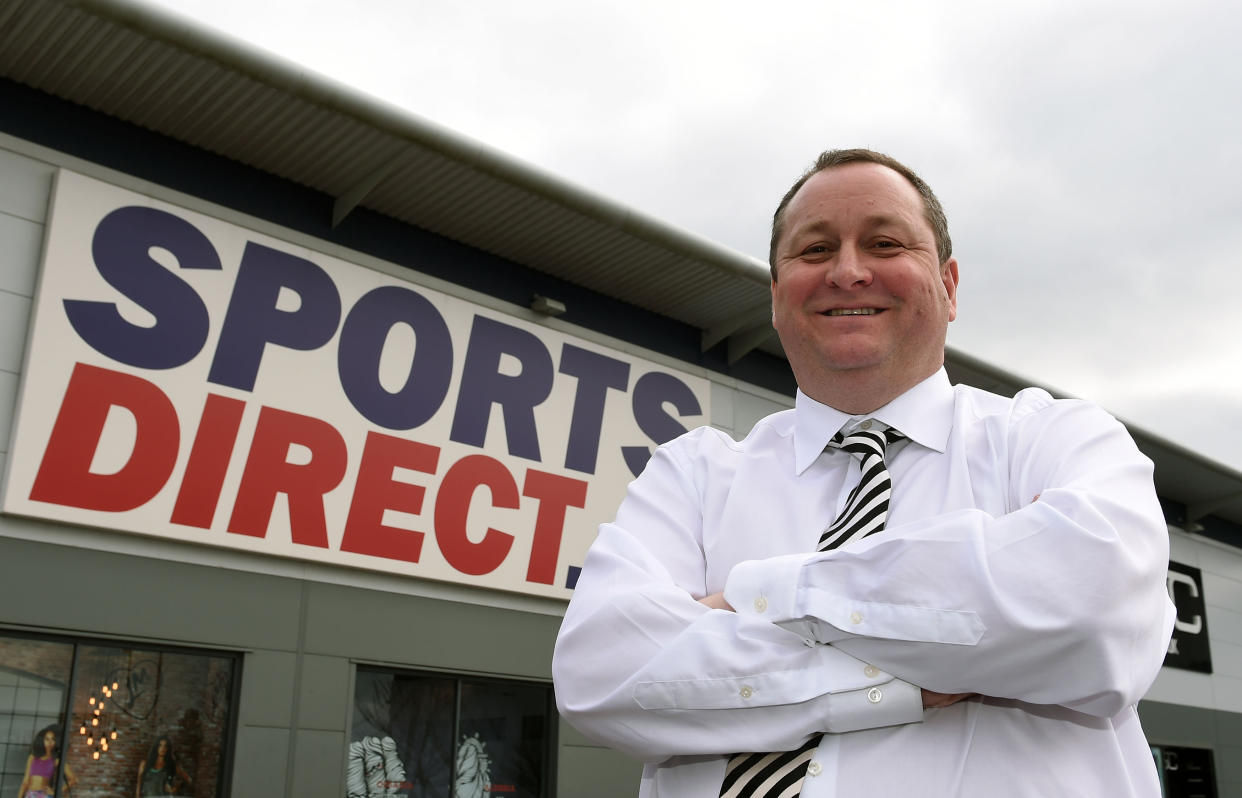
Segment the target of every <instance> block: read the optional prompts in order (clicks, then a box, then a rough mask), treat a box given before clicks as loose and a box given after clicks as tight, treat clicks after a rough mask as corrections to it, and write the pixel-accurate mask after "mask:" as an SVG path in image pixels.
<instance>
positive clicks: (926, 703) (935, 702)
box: [923, 690, 979, 709]
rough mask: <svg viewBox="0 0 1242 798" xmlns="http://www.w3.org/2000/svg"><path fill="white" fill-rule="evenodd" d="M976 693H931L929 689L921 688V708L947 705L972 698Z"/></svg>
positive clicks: (935, 707)
mask: <svg viewBox="0 0 1242 798" xmlns="http://www.w3.org/2000/svg"><path fill="white" fill-rule="evenodd" d="M977 695H979V694H978V693H933V692H932V691H931V690H923V709H937V708H939V707H947V706H950V705H952V704H956V703H957V702H958V701H963V700H965V699H967V698H973V697H974V696H977Z"/></svg>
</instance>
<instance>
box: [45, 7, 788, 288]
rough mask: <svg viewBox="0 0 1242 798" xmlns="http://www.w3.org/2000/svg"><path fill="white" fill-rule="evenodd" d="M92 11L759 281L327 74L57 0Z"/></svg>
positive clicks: (188, 28) (754, 273)
mask: <svg viewBox="0 0 1242 798" xmlns="http://www.w3.org/2000/svg"><path fill="white" fill-rule="evenodd" d="M64 2H65V3H66V5H68V6H71V7H76V8H79V9H81V10H82V11H85V12H87V13H90V14H92V15H94V16H97V17H100V18H103V19H107V20H109V21H111V22H114V23H116V24H118V25H122V26H124V27H127V28H130V29H132V30H135V31H137V32H140V33H142V34H144V35H146V36H150V37H152V38H155V39H158V40H160V41H164V42H166V43H168V44H171V45H174V46H176V47H179V48H182V49H184V50H188V51H190V52H193V53H197V54H199V55H201V56H203V57H204V58H208V59H211V60H214V61H216V62H217V63H219V64H221V65H222V66H225V67H228V68H230V69H233V70H236V71H237V72H240V73H242V74H244V75H246V76H248V77H250V78H253V79H255V80H258V81H260V82H263V83H266V84H268V85H271V86H273V87H275V88H278V89H281V90H283V91H286V92H288V93H289V94H291V95H294V96H296V97H299V98H301V99H303V100H305V101H307V102H311V103H314V104H317V105H320V106H322V107H324V108H328V109H330V110H333V111H336V112H338V113H341V114H344V115H346V116H350V117H353V118H355V119H358V120H359V121H361V122H365V123H367V124H369V125H373V126H375V127H377V128H379V129H381V130H384V131H386V132H388V133H391V134H392V135H395V136H397V137H399V138H404V139H408V140H410V141H412V142H414V143H416V144H418V145H419V146H422V147H426V148H428V149H430V150H434V151H435V152H438V153H440V154H442V155H445V156H447V157H450V158H454V159H456V160H458V161H460V162H462V163H464V164H467V165H470V166H472V167H473V168H475V169H477V170H478V171H480V172H482V173H484V174H488V175H491V176H493V177H496V178H497V179H499V180H501V181H504V182H507V183H509V184H512V185H514V186H516V187H519V188H522V189H525V190H527V191H530V192H531V193H533V194H537V195H539V196H541V197H543V198H545V199H547V200H550V201H552V202H556V203H558V204H560V205H563V206H566V207H569V208H572V209H574V210H576V211H578V212H580V213H583V214H585V215H587V216H589V217H592V218H594V219H596V220H597V221H600V222H603V223H605V224H608V225H611V226H613V227H616V228H618V229H621V230H624V231H626V232H629V233H631V234H633V235H634V236H636V237H638V238H641V239H645V240H647V241H650V242H652V243H654V244H659V245H661V246H664V247H667V248H669V249H672V250H675V251H679V252H682V253H684V254H686V255H688V256H690V257H693V258H697V259H701V260H703V261H705V262H707V263H709V264H711V265H713V266H715V267H716V268H718V269H720V270H721V271H724V272H727V273H730V274H733V275H735V276H738V277H742V278H745V279H748V280H751V281H753V282H757V283H761V284H763V285H767V284H768V282H769V280H770V277H769V273H768V266H767V264H766V263H764V262H762V261H760V260H759V259H757V258H754V257H752V256H749V255H746V254H744V253H741V252H738V251H736V250H733V249H730V248H728V247H725V246H723V245H721V244H719V243H717V242H715V241H712V240H711V239H708V238H706V237H704V236H700V235H698V234H696V233H692V232H690V231H688V230H684V229H682V228H679V227H675V226H673V225H670V224H668V223H666V222H663V221H660V220H659V219H656V218H655V217H652V216H648V215H646V214H644V213H642V212H640V211H637V210H635V209H633V208H630V207H627V206H625V205H622V204H621V203H619V202H616V201H614V200H611V199H608V198H606V197H604V196H602V195H600V194H597V193H595V192H593V191H590V190H588V189H586V188H583V187H581V186H577V185H574V184H572V183H570V182H568V181H566V180H563V179H561V178H558V177H556V176H554V175H553V174H551V173H550V172H548V171H546V170H544V169H540V168H538V167H536V166H534V165H532V164H529V163H526V162H524V161H522V160H520V159H518V158H516V157H514V156H512V155H509V154H508V153H505V152H503V151H501V150H498V149H495V148H492V147H490V146H488V145H486V144H484V143H482V142H480V141H476V140H474V139H471V138H469V137H467V136H465V135H463V134H460V133H457V132H456V131H453V130H451V129H449V128H447V127H444V126H442V125H439V124H436V123H435V122H432V121H431V120H428V119H425V118H423V117H420V116H418V115H416V114H414V113H411V112H409V111H406V110H404V109H402V108H399V107H398V106H396V105H393V104H392V103H389V102H386V101H384V100H381V99H379V98H377V97H373V96H371V95H369V94H366V93H365V92H363V91H360V90H358V89H356V88H353V87H351V86H348V85H346V84H344V83H341V82H339V81H336V80H333V79H332V78H329V77H327V76H325V75H322V74H320V73H318V72H315V71H313V70H310V69H307V68H306V67H303V66H300V65H298V64H296V63H294V62H292V61H290V60H287V59H284V58H282V57H280V56H278V55H275V54H274V53H271V52H269V51H266V50H263V49H262V48H259V47H257V46H255V45H252V44H249V43H247V42H243V41H241V40H239V39H237V38H235V37H233V36H230V35H228V34H226V33H223V32H220V31H218V30H215V29H212V28H210V27H208V26H206V25H205V24H203V23H201V22H199V21H197V20H193V19H190V18H187V17H185V16H182V15H180V14H177V13H174V12H171V11H169V10H167V9H163V8H158V7H155V6H152V5H150V4H148V3H146V2H142V0H64Z"/></svg>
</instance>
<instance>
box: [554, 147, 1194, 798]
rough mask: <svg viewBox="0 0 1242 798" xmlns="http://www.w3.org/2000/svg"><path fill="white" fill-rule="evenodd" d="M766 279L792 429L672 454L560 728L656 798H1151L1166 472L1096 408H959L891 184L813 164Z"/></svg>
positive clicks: (1040, 398) (923, 255)
mask: <svg viewBox="0 0 1242 798" xmlns="http://www.w3.org/2000/svg"><path fill="white" fill-rule="evenodd" d="M770 261H771V265H772V308H773V324H774V326H775V327H776V330H777V332H778V333H779V335H780V338H781V343H782V344H783V345H784V348H785V351H786V353H787V355H788V357H789V363H790V366H791V367H792V368H793V372H794V375H795V377H796V378H797V381H798V386H799V390H798V395H797V399H796V405H795V408H794V409H793V410H789V411H784V412H781V413H776V414H774V415H772V416H769V417H768V418H766V419H763V420H762V421H760V422H759V423H758V424H757V425H756V426H755V428H754V430H752V431H751V433H750V434H749V435H748V436H747V437H746V439H745V440H743V441H742V442H740V443H737V442H734V441H733V440H731V439H730V438H728V437H727V436H725V435H724V434H722V433H720V432H718V431H716V430H713V429H710V428H701V429H697V430H694V431H692V432H690V433H687V434H686V435H683V436H682V437H680V438H678V439H676V440H674V441H672V442H670V443H668V444H666V445H664V446H662V447H660V448H659V449H658V450H657V451H656V453H655V455H654V456H653V457H652V459H651V461H650V463H649V464H648V466H647V468H646V470H645V471H644V472H643V474H642V475H641V476H640V477H639V478H638V479H637V480H635V481H634V483H633V484H632V485H631V487H630V490H629V492H628V494H627V496H626V499H625V501H624V502H623V503H622V505H621V507H620V509H619V510H618V513H617V518H616V521H615V522H614V523H612V524H605V525H603V526H602V527H601V528H600V533H599V537H598V539H597V540H596V542H595V544H594V545H593V546H592V548H591V551H590V553H589V555H588V557H587V559H586V562H585V564H584V567H583V571H582V575H581V578H580V580H579V582H578V586H577V588H576V590H575V595H574V598H573V600H572V601H571V602H570V606H569V609H568V611H567V613H566V616H565V622H564V625H563V626H562V629H561V633H560V637H559V639H558V640H557V649H556V654H555V658H554V661H553V674H554V677H555V680H556V691H557V701H558V706H559V707H560V710H561V712H562V714H563V716H564V717H565V718H566V719H567V720H568V721H569V722H570V723H571V724H573V725H574V726H576V727H577V728H578V729H580V730H581V731H582V732H583V733H584V734H586V735H587V736H588V737H591V738H593V739H595V740H598V741H600V742H602V743H604V744H607V745H610V746H613V747H615V748H618V749H620V750H622V751H625V752H628V753H630V754H631V755H633V756H635V757H637V758H639V759H642V760H643V761H645V762H647V763H648V764H647V766H646V768H645V770H644V774H643V782H642V789H641V794H642V795H644V796H657V795H658V796H678V797H679V798H698V797H699V796H702V798H712V797H714V796H718V795H721V794H722V787H723V788H724V793H723V794H726V795H729V796H735V795H736V796H752V795H753V796H759V795H763V796H767V795H776V794H780V795H785V796H792V795H799V794H801V795H803V796H806V798H818V797H819V796H842V797H845V798H854V796H867V798H891V797H892V796H963V797H964V798H995V796H1001V795H1003V796H1007V798H1008V797H1011V796H1040V797H1041V798H1048V797H1049V796H1056V798H1064V797H1065V796H1092V798H1099V797H1100V796H1108V798H1114V797H1116V796H1139V797H1141V798H1148V797H1150V798H1155V797H1156V796H1158V795H1159V787H1158V784H1157V778H1156V772H1155V768H1154V764H1153V762H1152V759H1151V755H1150V752H1149V750H1148V746H1147V743H1146V741H1145V740H1144V737H1143V732H1142V729H1141V728H1140V727H1139V722H1138V717H1137V714H1136V712H1135V709H1134V705H1135V704H1136V703H1137V701H1138V700H1139V698H1140V697H1141V696H1142V695H1143V693H1144V692H1145V691H1146V690H1147V688H1148V687H1149V686H1150V684H1151V682H1152V680H1153V679H1154V678H1155V676H1156V673H1157V672H1158V671H1159V668H1160V664H1161V662H1162V660H1163V656H1164V652H1165V648H1166V646H1167V642H1168V639H1169V635H1170V632H1171V629H1172V623H1173V617H1174V612H1173V608H1172V605H1171V603H1170V602H1169V599H1168V596H1167V594H1166V593H1165V587H1164V579H1165V571H1166V568H1167V564H1168V539H1167V533H1166V528H1165V525H1164V521H1163V516H1162V513H1161V510H1160V507H1159V505H1158V503H1157V501H1156V497H1155V494H1154V491H1153V487H1152V481H1151V463H1150V461H1148V460H1147V459H1146V458H1145V457H1143V455H1141V454H1140V453H1139V452H1138V450H1137V449H1136V448H1135V446H1134V444H1133V442H1132V441H1131V439H1130V437H1129V436H1128V434H1127V433H1126V431H1125V429H1124V428H1123V427H1122V426H1121V425H1120V424H1119V423H1118V422H1117V421H1116V420H1114V419H1113V418H1111V417H1110V416H1108V415H1107V414H1105V413H1104V412H1103V411H1101V410H1099V409H1098V408H1096V407H1094V406H1092V405H1090V404H1088V403H1085V402H1080V401H1077V400H1054V399H1052V398H1051V397H1050V396H1049V395H1048V394H1047V393H1045V392H1044V391H1040V390H1037V389H1028V390H1026V391H1022V392H1020V393H1019V394H1018V395H1017V396H1015V397H1013V398H1012V399H1011V398H1006V397H1002V396H996V395H994V394H989V393H986V392H983V391H979V390H976V389H973V388H969V387H965V386H960V385H959V386H951V385H950V384H949V382H948V379H947V376H946V375H945V372H944V369H943V362H944V342H945V335H946V331H947V328H948V324H949V322H950V321H952V320H953V319H954V317H955V316H956V313H957V285H958V264H957V261H956V260H955V259H954V258H953V257H952V249H951V244H950V239H949V235H948V228H947V225H946V224H945V221H944V213H943V211H942V210H941V207H940V203H939V202H938V201H937V200H936V198H935V195H934V194H933V193H932V192H931V190H930V188H928V187H927V186H926V184H925V183H924V182H923V181H922V180H920V179H919V178H918V177H917V176H916V175H915V174H914V173H913V172H911V171H910V170H909V169H908V168H906V167H905V166H903V165H902V164H900V163H898V162H896V161H894V160H893V159H891V158H889V157H887V156H884V155H881V154H879V153H874V152H871V151H868V150H843V151H831V152H827V153H824V154H823V155H821V156H820V159H819V161H817V163H816V164H815V167H814V168H812V169H811V170H810V172H808V173H807V175H805V176H804V177H803V178H802V179H801V180H799V181H798V182H797V183H796V184H795V185H794V186H793V188H792V189H791V190H790V191H789V193H788V194H787V195H786V196H785V199H784V200H783V201H782V203H781V205H780V207H779V208H778V209H777V212H776V215H775V217H774V218H773V227H772V248H771V253H770ZM838 433H839V434H838ZM834 438H835V442H834ZM858 441H863V442H865V443H866V445H865V446H862V447H861V449H860V447H859V446H858V445H857V442H858ZM840 447H846V448H840ZM860 481H861V482H862V483H864V484H863V485H862V487H861V488H860V489H859V491H858V496H851V495H850V494H851V492H852V491H853V489H854V486H855V485H857V484H859V483H860ZM794 750H798V751H801V753H800V754H798V755H797V761H795V762H792V764H790V762H789V761H788V760H789V759H790V757H788V756H785V755H780V754H773V755H770V756H764V754H766V753H768V752H785V751H794ZM791 767H792V774H791V773H790V772H789V770H788V769H789V768H791ZM778 781H779V786H776V787H775V788H774V787H773V785H774V784H775V783H776V782H778Z"/></svg>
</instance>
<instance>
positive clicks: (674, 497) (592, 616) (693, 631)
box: [552, 447, 922, 761]
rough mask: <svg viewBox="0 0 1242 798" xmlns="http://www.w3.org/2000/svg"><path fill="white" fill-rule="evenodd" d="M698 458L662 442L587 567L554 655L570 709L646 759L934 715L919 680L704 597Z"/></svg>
mask: <svg viewBox="0 0 1242 798" xmlns="http://www.w3.org/2000/svg"><path fill="white" fill-rule="evenodd" d="M701 519H702V513H701V511H700V504H699V498H698V492H697V490H696V488H695V483H694V478H693V469H692V466H691V465H690V463H689V462H688V461H687V460H685V459H684V458H683V457H681V456H680V455H679V454H678V453H677V451H676V449H675V448H674V449H672V450H671V451H670V447H665V448H662V449H660V450H658V451H657V453H656V455H655V456H654V457H653V458H652V460H651V462H650V463H649V464H648V466H647V469H646V470H645V471H644V472H643V474H642V476H641V477H639V479H638V480H636V481H635V482H634V484H633V485H632V486H631V488H630V491H629V493H628V495H627V497H626V500H625V502H624V503H623V505H622V507H621V509H620V510H619V512H618V516H617V521H616V523H614V524H605V525H604V526H603V527H601V529H600V534H599V537H598V538H597V539H596V541H595V543H594V544H593V546H592V548H591V551H590V553H589V554H588V556H587V559H586V562H585V563H584V566H583V571H582V576H581V578H580V579H579V582H578V585H577V587H576V588H575V591H574V597H573V600H572V601H571V602H570V606H569V608H568V610H567V612H566V615H565V621H564V624H563V625H562V627H561V633H560V635H559V637H558V639H557V644H556V651H555V654H554V658H553V665H552V669H553V677H554V679H555V683H556V696H557V704H558V708H559V709H560V711H561V714H562V716H563V717H565V718H566V720H568V721H569V722H570V723H571V724H572V725H573V726H575V727H576V728H578V729H579V730H580V731H581V732H583V733H584V734H586V735H587V736H588V737H591V738H592V739H595V740H597V741H599V742H601V743H604V744H607V745H609V746H612V747H614V748H617V749H620V750H622V751H625V752H627V753H629V754H631V755H633V756H635V757H637V758H640V759H643V760H646V761H659V760H662V759H665V758H667V757H669V756H673V755H680V754H728V753H735V752H738V751H757V750H781V749H787V748H794V747H796V746H797V745H799V744H800V743H801V742H802V741H804V740H805V739H806V737H807V736H808V735H810V734H814V733H818V732H824V731H833V732H838V731H853V730H856V729H860V728H871V727H875V726H885V725H891V724H895V723H907V722H911V721H916V720H919V719H920V718H921V717H922V701H921V696H920V692H919V690H918V688H916V687H913V686H912V685H910V684H906V683H904V682H902V681H900V680H896V679H894V678H893V677H892V676H891V675H890V674H888V673H886V672H884V671H882V670H879V669H877V668H875V667H872V666H869V665H868V664H867V663H864V662H862V661H860V660H858V659H857V658H856V657H854V656H852V655H850V654H849V653H847V652H845V651H844V650H841V649H839V648H834V647H832V646H823V645H815V644H813V643H812V642H811V641H808V640H807V639H806V637H805V636H803V635H800V634H797V633H794V632H791V631H789V630H786V629H783V628H781V627H779V626H777V625H774V624H771V623H767V622H766V621H757V620H755V619H752V618H747V617H745V616H741V615H739V614H737V613H733V612H729V611H725V610H722V609H715V610H713V609H709V608H708V607H707V606H705V605H704V604H703V603H700V602H699V601H697V600H696V599H699V598H703V597H704V596H705V594H706V593H707V591H706V589H705V586H704V584H705V575H704V574H705V565H704V561H705V558H704V553H703V550H702V542H701V541H702V536H701V525H702V521H701Z"/></svg>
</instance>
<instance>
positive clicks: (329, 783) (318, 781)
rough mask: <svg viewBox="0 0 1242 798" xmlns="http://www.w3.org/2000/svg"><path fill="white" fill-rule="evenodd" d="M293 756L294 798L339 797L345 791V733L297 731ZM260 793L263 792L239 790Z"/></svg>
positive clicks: (291, 793)
mask: <svg viewBox="0 0 1242 798" xmlns="http://www.w3.org/2000/svg"><path fill="white" fill-rule="evenodd" d="M296 749H297V750H296V751H295V752H294V756H293V790H292V791H291V792H290V793H289V795H291V796H293V797H294V798H340V796H342V795H344V794H345V733H344V732H325V731H308V730H306V729H301V730H299V731H298V736H297V742H296ZM242 795H263V793H249V792H248V793H239V794H238V796H239V798H240V796H242Z"/></svg>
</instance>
